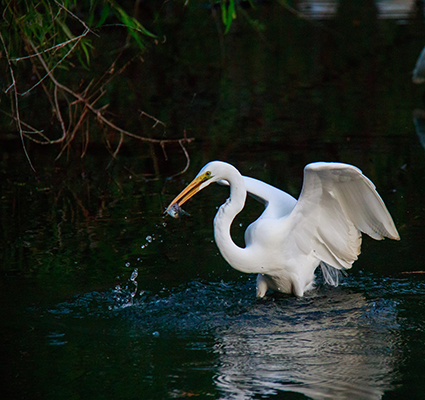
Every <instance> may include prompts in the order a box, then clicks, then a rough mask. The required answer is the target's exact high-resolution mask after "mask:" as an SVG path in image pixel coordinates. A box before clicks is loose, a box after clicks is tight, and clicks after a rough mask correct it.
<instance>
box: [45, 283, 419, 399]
mask: <svg viewBox="0 0 425 400" xmlns="http://www.w3.org/2000/svg"><path fill="white" fill-rule="evenodd" d="M395 284H397V283H395ZM362 285H372V286H373V285H375V289H373V287H371V291H374V290H375V291H376V290H377V291H380V292H381V294H382V286H381V283H377V282H376V283H374V282H373V280H369V281H368V280H367V279H365V281H364V282H363V281H360V282H355V281H352V283H351V286H357V287H361V286H362ZM393 288H394V287H393ZM393 288H392V289H393ZM392 289H391V288H390V289H389V290H392ZM411 289H412V288H411ZM124 294H125V293H124ZM126 298H127V301H124V299H125V296H124V295H123V290H121V291H120V297H119V298H117V292H116V290H114V291H112V292H111V293H104V294H101V293H91V294H86V295H83V296H79V297H77V298H75V299H74V300H73V301H71V302H67V303H66V304H59V305H58V306H57V307H56V308H55V309H51V310H49V313H52V314H54V315H55V317H56V318H58V317H59V318H67V317H72V318H79V319H80V318H83V319H92V318H93V317H96V318H98V317H101V318H108V319H109V318H116V319H118V320H121V321H122V322H125V324H126V325H127V328H126V329H129V330H130V331H131V332H132V333H131V336H132V337H133V339H132V341H134V338H135V337H139V338H142V339H143V338H162V339H166V338H168V339H170V338H171V339H172V338H176V339H177V338H186V339H187V338H194V339H193V340H194V342H193V343H192V344H190V345H188V347H190V348H192V349H194V350H196V351H200V350H202V351H207V352H208V353H210V354H211V353H212V354H213V355H215V358H214V359H213V361H210V362H208V363H205V361H204V362H203V364H202V368H204V369H207V370H209V371H212V372H213V376H214V379H213V382H214V384H215V386H216V389H217V390H218V393H220V396H221V397H220V398H223V399H250V398H254V397H255V396H256V395H263V396H268V395H269V396H270V395H273V394H276V393H278V392H281V391H290V392H299V393H303V394H304V395H306V396H309V397H311V398H313V399H322V398H332V399H378V398H380V397H381V396H382V394H383V393H384V391H385V390H387V389H390V388H391V387H392V382H393V381H394V379H395V373H394V371H393V365H394V362H395V360H394V357H395V356H394V354H395V351H396V348H397V345H398V343H397V340H398V339H397V338H398V336H397V330H398V329H399V327H398V325H397V321H396V306H397V304H396V303H395V302H394V300H384V299H382V298H381V297H379V296H378V297H377V298H375V299H374V300H367V299H366V298H365V297H364V296H363V295H362V294H360V293H355V292H353V289H350V288H348V287H340V288H336V289H335V288H326V287H319V288H318V289H317V290H315V291H313V292H312V293H311V296H310V297H307V298H304V299H297V298H293V297H286V296H285V297H271V298H268V299H266V300H255V283H254V280H252V281H248V282H242V283H241V282H237V283H235V282H231V283H225V282H221V283H207V282H199V281H192V282H190V283H189V284H187V285H183V286H181V287H178V288H176V289H174V290H171V291H164V292H163V293H158V294H149V293H142V294H141V297H137V300H136V298H133V296H132V295H131V288H129V289H128V293H127V297H126ZM62 336H63V334H62V333H55V332H53V333H51V334H50V336H49V339H50V340H52V341H56V340H57V341H62V344H63V345H66V343H67V342H66V341H65V339H64V338H63V337H62ZM207 337H210V338H211V339H210V343H209V344H207V345H205V343H204V344H202V346H200V344H199V343H200V341H202V340H201V338H207ZM176 339H172V340H176ZM156 340H159V339H156ZM135 342H137V341H135ZM52 344H56V345H57V344H59V343H52ZM134 350H135V352H136V354H139V357H140V358H141V359H143V358H144V357H145V356H144V355H143V353H140V352H142V351H143V350H142V349H139V350H136V349H134ZM139 357H138V358H139ZM200 367H201V366H200V364H199V361H198V362H197V363H195V364H194V365H192V366H190V365H188V364H186V365H185V370H186V373H188V372H187V371H190V369H191V368H193V369H199V368H200ZM181 372H182V370H181V369H180V367H179V369H178V370H177V371H174V372H173V373H174V374H175V376H178V374H180V373H181ZM180 378H182V377H181V376H180Z"/></svg>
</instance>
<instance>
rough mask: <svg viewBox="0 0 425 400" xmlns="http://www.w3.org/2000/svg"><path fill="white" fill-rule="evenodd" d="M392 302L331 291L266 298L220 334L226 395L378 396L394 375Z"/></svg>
mask: <svg viewBox="0 0 425 400" xmlns="http://www.w3.org/2000/svg"><path fill="white" fill-rule="evenodd" d="M395 317H396V316H395V310H394V306H393V304H391V302H389V303H386V302H379V303H368V302H367V301H366V300H365V299H364V297H363V296H362V295H360V294H356V293H352V294H349V293H346V292H345V293H341V292H337V293H335V294H329V296H326V295H325V296H318V297H315V298H312V299H310V300H304V301H296V302H294V303H293V304H285V305H284V306H283V307H282V306H280V305H276V304H269V305H263V306H262V307H258V308H257V309H256V310H254V311H251V313H250V318H249V320H250V322H249V323H247V322H245V321H243V320H241V321H235V324H233V325H232V326H230V327H229V329H227V330H225V331H224V332H222V333H221V335H220V341H221V346H220V348H219V350H218V352H219V354H220V360H221V366H220V367H219V372H218V375H217V380H216V381H217V385H218V386H219V387H220V388H221V389H222V390H223V391H224V392H225V396H224V397H223V398H234V399H249V398H251V396H252V395H253V394H255V393H258V394H264V395H269V394H273V393H276V392H277V391H288V390H290V391H294V392H300V393H303V394H305V395H307V396H309V397H311V398H313V399H322V398H332V399H379V398H381V396H382V394H383V393H384V391H385V390H386V389H388V388H390V387H391V380H392V378H393V376H392V371H393V350H394V349H393V347H394V345H395V338H394V337H393V333H392V329H393V328H394V327H395V326H396V322H395Z"/></svg>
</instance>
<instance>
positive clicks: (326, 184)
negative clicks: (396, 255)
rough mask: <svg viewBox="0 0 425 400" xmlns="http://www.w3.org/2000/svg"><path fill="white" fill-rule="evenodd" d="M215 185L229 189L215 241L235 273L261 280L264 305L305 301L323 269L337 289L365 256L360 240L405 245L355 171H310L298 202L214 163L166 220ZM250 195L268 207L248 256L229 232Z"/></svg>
mask: <svg viewBox="0 0 425 400" xmlns="http://www.w3.org/2000/svg"><path fill="white" fill-rule="evenodd" d="M213 182H218V183H221V184H228V185H229V186H230V197H229V198H228V199H227V201H226V202H225V203H224V204H223V205H222V206H221V207H220V208H219V210H218V212H217V214H216V216H215V218H214V236H215V241H216V243H217V246H218V248H219V250H220V252H221V254H222V256H223V257H224V258H225V260H226V261H227V262H228V263H229V264H230V265H231V266H232V267H233V268H235V269H237V270H238V271H242V272H246V273H257V274H258V276H257V296H258V297H263V296H264V295H265V294H266V292H267V290H268V289H272V290H274V291H278V292H282V293H292V294H294V295H296V296H299V297H302V296H303V294H304V292H305V291H307V290H309V289H312V288H313V286H314V272H315V270H316V268H317V267H318V266H319V265H320V266H321V268H322V270H323V273H324V277H325V280H326V282H327V283H329V284H332V285H334V286H337V285H338V275H339V271H340V270H345V269H349V268H351V266H352V264H353V262H354V261H355V260H356V259H357V256H358V255H359V254H360V244H361V232H364V233H367V234H368V235H369V236H371V237H372V238H374V239H377V240H381V239H383V238H384V237H389V238H391V239H395V240H399V239H400V237H399V235H398V232H397V229H396V227H395V226H394V222H393V220H392V218H391V215H390V214H389V212H388V210H387V208H386V207H385V204H384V202H383V201H382V199H381V197H380V196H379V194H378V193H377V192H376V190H375V186H374V184H373V183H372V182H371V181H370V180H369V179H368V178H366V177H365V176H364V175H363V174H362V172H361V171H360V170H359V169H358V168H356V167H354V166H352V165H348V164H342V163H325V162H316V163H312V164H308V165H307V166H306V167H305V169H304V183H303V187H302V192H301V195H300V197H299V199H298V201H297V200H295V199H294V198H293V197H292V196H290V195H289V194H287V193H285V192H283V191H281V190H279V189H276V188H275V187H273V186H270V185H268V184H267V183H264V182H262V181H259V180H257V179H253V178H249V177H246V176H242V175H241V174H240V173H239V171H238V170H237V169H236V168H235V167H233V166H232V165H230V164H227V163H224V162H221V161H212V162H210V163H208V164H207V165H205V166H204V167H203V168H202V169H201V171H200V172H199V173H198V175H197V176H196V177H195V179H194V180H193V181H192V182H191V183H190V184H189V185H188V186H187V187H186V189H184V190H183V191H182V192H181V193H180V194H179V195H178V196H177V197H176V198H175V199H174V200H173V201H172V202H171V203H170V205H169V206H168V208H167V210H166V212H168V213H169V214H170V215H171V216H173V217H178V216H179V210H180V206H181V205H182V204H183V203H185V202H186V201H187V200H189V199H190V198H191V197H192V196H193V195H195V194H196V193H197V192H199V191H200V190H202V189H204V188H205V187H207V186H208V185H209V184H211V183H213ZM247 193H249V194H251V195H252V196H253V197H254V198H256V199H257V200H259V201H260V202H262V203H264V205H265V210H264V212H263V213H262V214H261V216H260V217H259V218H258V219H257V220H256V221H254V222H253V223H252V224H250V225H249V226H248V228H247V229H246V231H245V244H246V247H245V248H242V247H239V246H237V245H236V244H235V243H234V242H233V240H232V238H231V235H230V227H231V225H232V222H233V220H234V218H235V216H236V215H237V214H238V213H239V212H240V211H242V209H243V207H244V205H245V200H246V195H247Z"/></svg>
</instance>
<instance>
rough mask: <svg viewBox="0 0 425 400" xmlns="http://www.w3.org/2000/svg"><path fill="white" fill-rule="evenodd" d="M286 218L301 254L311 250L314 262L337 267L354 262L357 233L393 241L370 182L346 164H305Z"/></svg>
mask: <svg viewBox="0 0 425 400" xmlns="http://www.w3.org/2000/svg"><path fill="white" fill-rule="evenodd" d="M288 219H289V220H292V221H291V222H290V224H291V226H293V230H292V239H293V240H294V241H295V243H296V245H297V247H298V248H299V249H300V250H301V251H302V252H303V253H304V254H307V253H308V252H310V251H311V249H313V253H314V255H315V256H316V257H317V258H318V259H319V260H321V261H323V262H325V263H326V264H328V265H330V266H332V267H334V268H337V269H348V268H351V265H352V263H353V262H354V261H355V260H356V259H357V256H358V254H360V244H361V233H360V232H364V233H367V234H368V235H369V236H371V237H372V238H374V239H377V240H380V239H383V238H384V237H389V238H391V239H396V240H398V239H399V236H398V233H397V230H396V228H395V226H394V223H393V221H392V218H391V216H390V214H389V212H388V210H387V208H386V207H385V204H384V202H383V201H382V199H381V197H380V196H379V194H378V193H377V192H376V190H375V186H374V185H373V183H372V182H371V181H370V180H369V179H368V178H366V177H365V176H364V175H363V174H362V172H361V171H360V170H359V169H358V168H356V167H353V166H351V165H347V164H340V163H313V164H309V165H307V166H306V167H305V169H304V183H303V188H302V192H301V195H300V198H299V199H298V203H297V205H296V206H295V208H294V210H293V212H292V213H291V215H290V216H289V218H288ZM288 222H289V221H288Z"/></svg>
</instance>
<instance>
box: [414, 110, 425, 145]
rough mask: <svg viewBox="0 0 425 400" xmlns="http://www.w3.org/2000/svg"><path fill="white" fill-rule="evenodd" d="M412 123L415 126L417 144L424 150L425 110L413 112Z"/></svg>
mask: <svg viewBox="0 0 425 400" xmlns="http://www.w3.org/2000/svg"><path fill="white" fill-rule="evenodd" d="M413 123H414V124H415V130H416V134H417V135H418V138H419V142H420V144H421V145H422V147H423V148H424V149H425V110H418V109H416V110H414V111H413Z"/></svg>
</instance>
